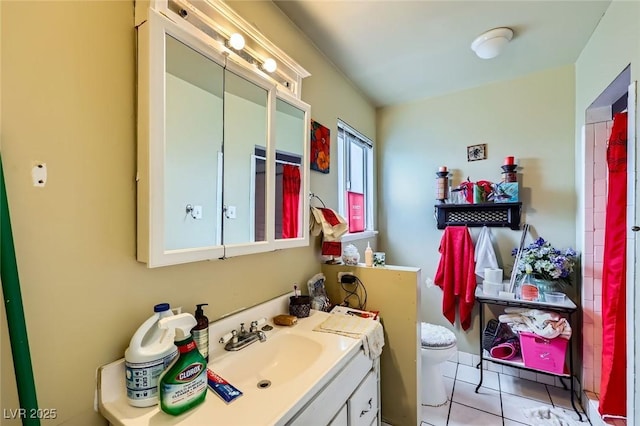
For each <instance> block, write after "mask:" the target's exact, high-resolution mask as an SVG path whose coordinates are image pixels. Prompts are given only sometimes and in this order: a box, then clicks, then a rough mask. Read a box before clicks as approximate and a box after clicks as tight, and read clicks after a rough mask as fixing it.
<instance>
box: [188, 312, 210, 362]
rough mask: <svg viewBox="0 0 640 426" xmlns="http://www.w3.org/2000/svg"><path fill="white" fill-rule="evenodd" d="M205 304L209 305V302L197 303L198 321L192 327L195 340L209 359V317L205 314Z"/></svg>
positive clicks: (207, 359)
mask: <svg viewBox="0 0 640 426" xmlns="http://www.w3.org/2000/svg"><path fill="white" fill-rule="evenodd" d="M203 306H209V304H208V303H200V304H197V305H196V321H197V324H196V326H195V327H193V328H192V329H191V334H192V335H193V341H194V342H196V346H197V347H198V350H199V351H200V354H201V355H202V357H203V358H204V359H205V360H206V361H207V362H208V361H209V318H207V317H206V316H205V314H204V310H203V309H202V307H203Z"/></svg>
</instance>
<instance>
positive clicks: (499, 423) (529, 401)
mask: <svg viewBox="0 0 640 426" xmlns="http://www.w3.org/2000/svg"><path fill="white" fill-rule="evenodd" d="M443 376H444V382H445V386H446V388H447V393H448V394H449V395H450V400H449V401H448V402H447V403H446V404H445V405H443V406H440V407H429V406H422V417H421V419H422V426H427V425H432V426H473V425H478V426H522V425H528V424H531V422H530V421H529V419H528V418H527V417H526V416H525V412H524V411H525V410H524V409H526V408H540V407H549V408H553V407H557V408H559V409H561V410H563V411H564V412H565V413H566V414H567V415H568V416H571V418H572V419H574V421H575V422H576V423H578V416H577V414H576V413H575V411H574V410H573V408H572V407H571V397H570V394H569V391H568V390H564V389H563V388H559V387H556V386H552V385H547V384H544V383H539V382H535V381H531V380H526V379H523V378H521V377H516V376H513V375H509V374H504V373H498V372H495V371H488V370H484V372H483V376H484V378H483V382H482V387H481V388H480V390H479V393H475V388H476V386H477V384H478V382H479V380H480V371H479V370H478V369H477V368H475V367H472V366H470V365H465V364H459V363H457V362H453V361H447V362H445V363H444V364H443ZM550 377H551V376H550ZM552 381H553V380H552ZM578 404H579V401H578V398H576V406H577V407H578V408H579V409H580V411H581V413H582V420H583V423H579V424H580V425H583V424H584V425H589V424H590V422H589V419H588V418H587V417H586V415H585V414H584V411H583V410H582V408H581V407H580V405H578Z"/></svg>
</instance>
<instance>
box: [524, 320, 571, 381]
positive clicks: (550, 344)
mask: <svg viewBox="0 0 640 426" xmlns="http://www.w3.org/2000/svg"><path fill="white" fill-rule="evenodd" d="M568 343H569V341H568V340H567V339H563V338H561V337H556V338H554V339H545V338H544V337H540V336H538V335H537V334H533V333H528V332H525V331H521V332H520V348H521V351H522V359H523V361H524V366H525V367H529V368H535V369H537V370H542V371H549V372H551V373H557V374H563V373H564V360H565V354H566V353H567V344H568Z"/></svg>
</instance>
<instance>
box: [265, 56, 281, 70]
mask: <svg viewBox="0 0 640 426" xmlns="http://www.w3.org/2000/svg"><path fill="white" fill-rule="evenodd" d="M277 68H278V64H277V63H276V61H275V59H273V58H267V59H265V60H264V63H263V64H262V69H263V70H265V71H266V72H274V71H275V70H276V69H277Z"/></svg>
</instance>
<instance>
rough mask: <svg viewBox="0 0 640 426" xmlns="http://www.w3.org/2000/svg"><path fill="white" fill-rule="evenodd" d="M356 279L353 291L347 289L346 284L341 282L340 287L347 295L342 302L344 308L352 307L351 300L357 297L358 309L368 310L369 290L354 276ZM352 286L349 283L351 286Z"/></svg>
mask: <svg viewBox="0 0 640 426" xmlns="http://www.w3.org/2000/svg"><path fill="white" fill-rule="evenodd" d="M352 276H353V278H355V286H354V287H353V288H352V289H348V288H346V287H345V284H346V283H344V282H342V281H340V286H341V287H342V289H343V290H344V291H345V293H347V295H346V296H345V298H344V299H343V300H342V305H343V306H350V305H351V304H350V303H349V299H350V298H351V297H355V298H356V299H357V300H358V306H357V308H358V309H362V310H365V309H366V308H367V288H366V287H365V286H364V283H363V282H362V281H361V280H360V278H358V277H356V276H355V275H352ZM351 285H352V284H351V283H349V286H351Z"/></svg>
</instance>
